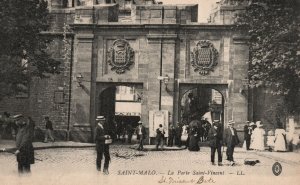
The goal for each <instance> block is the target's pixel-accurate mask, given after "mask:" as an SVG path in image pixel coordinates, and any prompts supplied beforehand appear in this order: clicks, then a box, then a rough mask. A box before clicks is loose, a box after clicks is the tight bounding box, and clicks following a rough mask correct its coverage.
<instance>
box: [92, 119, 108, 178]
mask: <svg viewBox="0 0 300 185" xmlns="http://www.w3.org/2000/svg"><path fill="white" fill-rule="evenodd" d="M105 121H106V120H105V117H104V116H97V118H96V123H97V125H96V133H95V143H96V150H97V159H96V167H97V170H98V171H101V161H102V157H103V154H104V158H105V159H104V169H103V173H104V174H105V175H108V173H109V172H108V166H109V162H110V154H109V145H108V144H105V140H106V139H110V136H109V135H108V134H107V130H106V129H105V128H104V127H105V126H106V125H105Z"/></svg>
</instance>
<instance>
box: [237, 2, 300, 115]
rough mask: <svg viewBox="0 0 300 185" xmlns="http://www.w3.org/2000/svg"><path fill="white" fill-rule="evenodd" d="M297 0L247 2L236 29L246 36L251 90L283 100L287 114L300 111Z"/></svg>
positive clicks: (299, 30) (238, 18)
mask: <svg viewBox="0 0 300 185" xmlns="http://www.w3.org/2000/svg"><path fill="white" fill-rule="evenodd" d="M298 8H299V7H297V4H296V0H286V1H284V0H260V1H248V6H247V8H246V10H245V11H243V12H241V13H239V14H238V15H237V19H236V23H237V28H243V29H246V30H247V32H248V34H249V36H250V40H249V46H250V63H249V84H250V87H252V88H253V87H261V86H262V87H265V88H266V89H268V90H269V93H271V94H273V95H282V96H284V97H285V100H286V103H287V105H288V108H289V110H290V112H292V111H297V112H299V111H300V105H299V104H300V98H299V88H300V60H299V59H300V54H299V53H300V47H299V46H300V39H299V37H300V29H299V26H300V23H299V19H300V17H299V9H298Z"/></svg>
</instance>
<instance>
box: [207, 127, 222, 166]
mask: <svg viewBox="0 0 300 185" xmlns="http://www.w3.org/2000/svg"><path fill="white" fill-rule="evenodd" d="M222 139H223V135H222V130H221V125H220V123H219V122H214V123H213V126H212V127H211V128H210V129H209V132H208V140H209V145H210V148H211V155H210V156H211V163H212V165H215V153H216V150H217V152H218V166H222V151H221V148H222Z"/></svg>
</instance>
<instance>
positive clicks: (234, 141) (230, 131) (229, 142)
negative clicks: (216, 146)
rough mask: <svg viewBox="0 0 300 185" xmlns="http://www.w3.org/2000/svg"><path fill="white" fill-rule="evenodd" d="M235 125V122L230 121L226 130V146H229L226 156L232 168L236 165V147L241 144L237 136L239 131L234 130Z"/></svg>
mask: <svg viewBox="0 0 300 185" xmlns="http://www.w3.org/2000/svg"><path fill="white" fill-rule="evenodd" d="M234 123H235V122H234V121H233V120H230V121H229V122H228V128H227V129H225V145H226V146H227V150H226V155H227V160H228V161H230V164H231V166H233V165H234V164H235V163H234V160H233V152H234V147H235V146H236V145H238V144H239V142H240V141H239V138H238V136H237V131H236V129H235V128H233V124H234Z"/></svg>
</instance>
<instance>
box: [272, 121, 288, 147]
mask: <svg viewBox="0 0 300 185" xmlns="http://www.w3.org/2000/svg"><path fill="white" fill-rule="evenodd" d="M274 151H281V152H285V151H287V149H286V132H285V130H284V129H283V128H282V126H279V127H278V128H277V129H276V130H275V146H274Z"/></svg>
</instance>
